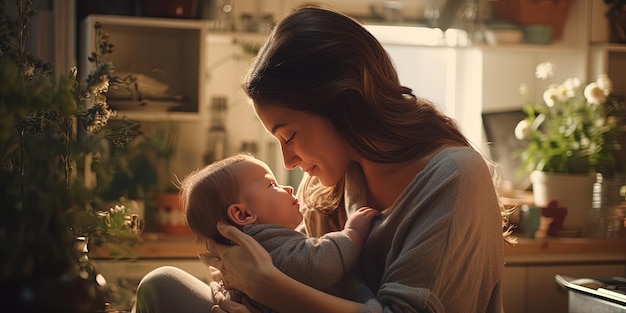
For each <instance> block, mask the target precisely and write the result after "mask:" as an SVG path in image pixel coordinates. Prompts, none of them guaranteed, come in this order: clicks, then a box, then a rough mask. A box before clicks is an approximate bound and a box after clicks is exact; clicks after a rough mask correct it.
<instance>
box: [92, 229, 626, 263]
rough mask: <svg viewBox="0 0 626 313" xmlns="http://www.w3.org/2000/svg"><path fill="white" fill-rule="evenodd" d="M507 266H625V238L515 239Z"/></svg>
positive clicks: (171, 240)
mask: <svg viewBox="0 0 626 313" xmlns="http://www.w3.org/2000/svg"><path fill="white" fill-rule="evenodd" d="M134 251H135V255H134V256H121V257H123V258H137V259H159V258H167V259H172V258H177V259H188V258H196V257H197V256H196V244H195V243H194V241H193V239H192V237H191V235H167V234H161V233H146V234H144V235H143V238H142V242H141V243H139V244H138V245H137V246H136V247H135V249H134ZM504 252H505V260H506V261H507V264H510V263H518V262H529V261H531V260H534V261H541V262H550V261H552V260H556V259H559V260H570V261H577V260H580V261H594V260H612V261H621V262H625V263H626V238H543V239H527V238H519V239H518V244H517V245H515V246H509V245H505V247H504ZM90 256H91V257H92V258H95V259H109V258H115V257H114V256H113V257H112V256H111V253H110V251H109V250H108V249H106V247H100V248H95V249H91V251H90Z"/></svg>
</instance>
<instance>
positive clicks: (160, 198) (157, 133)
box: [146, 122, 189, 234]
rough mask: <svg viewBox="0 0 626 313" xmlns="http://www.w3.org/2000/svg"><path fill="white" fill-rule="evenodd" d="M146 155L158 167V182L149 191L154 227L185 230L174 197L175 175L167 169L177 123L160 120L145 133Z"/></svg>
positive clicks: (173, 150)
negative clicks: (147, 133) (150, 191)
mask: <svg viewBox="0 0 626 313" xmlns="http://www.w3.org/2000/svg"><path fill="white" fill-rule="evenodd" d="M146 138H147V141H146V147H147V153H148V155H149V156H148V157H149V159H150V160H151V162H152V163H153V164H154V165H155V166H156V168H157V169H158V184H157V186H156V188H155V190H154V192H153V194H152V201H153V206H154V221H155V226H156V230H157V231H160V232H164V233H170V234H185V233H188V232H189V228H188V226H187V222H186V220H185V218H184V216H183V212H182V207H181V205H180V198H179V196H178V186H177V181H176V180H177V178H176V176H175V175H174V173H173V172H172V169H171V160H172V158H173V157H174V155H175V153H176V141H177V140H178V124H177V123H175V122H160V123H156V124H155V125H154V129H153V132H152V133H151V134H149V135H147V136H146Z"/></svg>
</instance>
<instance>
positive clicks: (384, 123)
mask: <svg viewBox="0 0 626 313" xmlns="http://www.w3.org/2000/svg"><path fill="white" fill-rule="evenodd" d="M415 75H428V73H415ZM243 89H244V91H245V92H246V93H247V95H248V96H249V97H250V98H251V99H252V101H253V103H254V105H255V106H263V105H275V106H283V107H287V108H290V109H293V110H298V111H306V112H310V113H314V114H318V115H321V116H324V117H327V118H328V119H329V120H330V121H331V122H332V124H333V125H334V127H336V129H337V130H338V132H339V133H340V134H343V135H344V139H345V140H346V142H347V143H348V144H349V145H350V146H351V148H352V149H353V150H354V151H356V152H357V153H359V154H360V155H361V156H363V157H364V158H366V159H368V160H371V161H373V162H379V163H396V162H405V161H409V160H411V159H414V158H416V157H420V156H424V155H426V154H428V153H430V152H432V151H433V150H435V149H436V148H437V147H439V146H441V145H442V144H444V143H456V144H460V145H464V146H471V145H470V143H469V142H468V140H467V139H466V137H465V136H464V135H463V134H462V133H461V130H460V128H459V126H458V124H457V123H456V121H455V120H454V119H452V118H450V117H448V116H446V115H444V114H443V113H442V112H441V111H440V110H439V109H438V108H437V107H436V106H435V105H434V104H433V103H432V102H430V101H427V100H425V99H422V98H419V97H416V96H415V95H413V93H412V90H411V89H410V88H408V87H405V86H402V85H401V84H400V82H399V79H398V75H397V72H396V70H395V68H394V64H393V63H392V61H391V58H390V57H389V55H388V54H387V52H386V51H385V49H384V48H383V47H382V45H381V44H380V43H379V42H378V40H376V39H375V38H374V37H373V36H372V34H370V33H369V32H368V31H367V30H366V29H365V28H364V27H363V26H362V25H360V24H359V23H358V22H356V21H355V20H353V19H351V18H350V17H348V16H346V15H343V14H340V13H338V12H335V11H332V10H330V9H328V8H325V7H320V6H306V7H302V8H300V9H298V10H296V11H294V12H292V13H291V14H290V15H289V16H288V17H286V18H285V19H283V20H282V21H281V22H280V23H279V24H278V25H277V26H276V27H275V28H274V29H273V31H272V33H271V34H270V36H269V39H268V40H267V42H266V43H265V45H264V46H263V47H262V48H261V50H260V51H259V54H258V56H257V58H256V59H255V61H254V62H253V64H252V66H251V68H250V70H249V72H248V75H247V76H246V78H245V80H244V82H243ZM311 179H314V178H311ZM315 185H316V186H317V185H319V184H315ZM306 186H307V184H306V183H305V185H304V187H305V188H306ZM307 192H310V194H308V195H307V197H305V198H304V200H305V202H306V203H307V204H308V205H309V207H315V208H316V209H318V210H320V211H321V212H329V213H330V212H332V211H333V210H335V209H336V208H337V207H339V206H340V205H341V201H342V195H343V182H339V183H338V184H337V185H335V186H330V187H319V189H318V190H313V191H310V190H308V189H307Z"/></svg>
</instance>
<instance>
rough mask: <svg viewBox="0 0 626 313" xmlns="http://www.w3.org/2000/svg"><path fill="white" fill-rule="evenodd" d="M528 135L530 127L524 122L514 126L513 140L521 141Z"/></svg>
mask: <svg viewBox="0 0 626 313" xmlns="http://www.w3.org/2000/svg"><path fill="white" fill-rule="evenodd" d="M528 134H530V125H528V122H527V121H526V120H521V121H520V122H519V123H517V126H515V138H517V139H518V140H523V139H526V138H527V137H528Z"/></svg>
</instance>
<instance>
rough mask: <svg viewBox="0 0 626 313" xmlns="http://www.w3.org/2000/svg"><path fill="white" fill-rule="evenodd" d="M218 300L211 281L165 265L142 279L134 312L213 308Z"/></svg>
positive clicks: (160, 312) (147, 312)
mask: <svg viewBox="0 0 626 313" xmlns="http://www.w3.org/2000/svg"><path fill="white" fill-rule="evenodd" d="M214 303H215V301H214V299H213V292H212V291H211V288H210V287H209V285H207V284H206V283H204V282H203V281H201V280H199V279H197V278H196V277H194V276H193V275H191V274H189V273H187V272H185V271H183V270H181V269H179V268H176V267H173V266H163V267H159V268H157V269H155V270H153V271H151V272H150V273H148V274H147V275H146V276H145V277H144V278H143V279H142V280H141V282H140V283H139V286H138V287H137V302H136V304H135V307H133V311H132V312H133V313H168V312H176V313H184V312H194V313H200V312H211V307H212V306H213V304H214Z"/></svg>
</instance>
